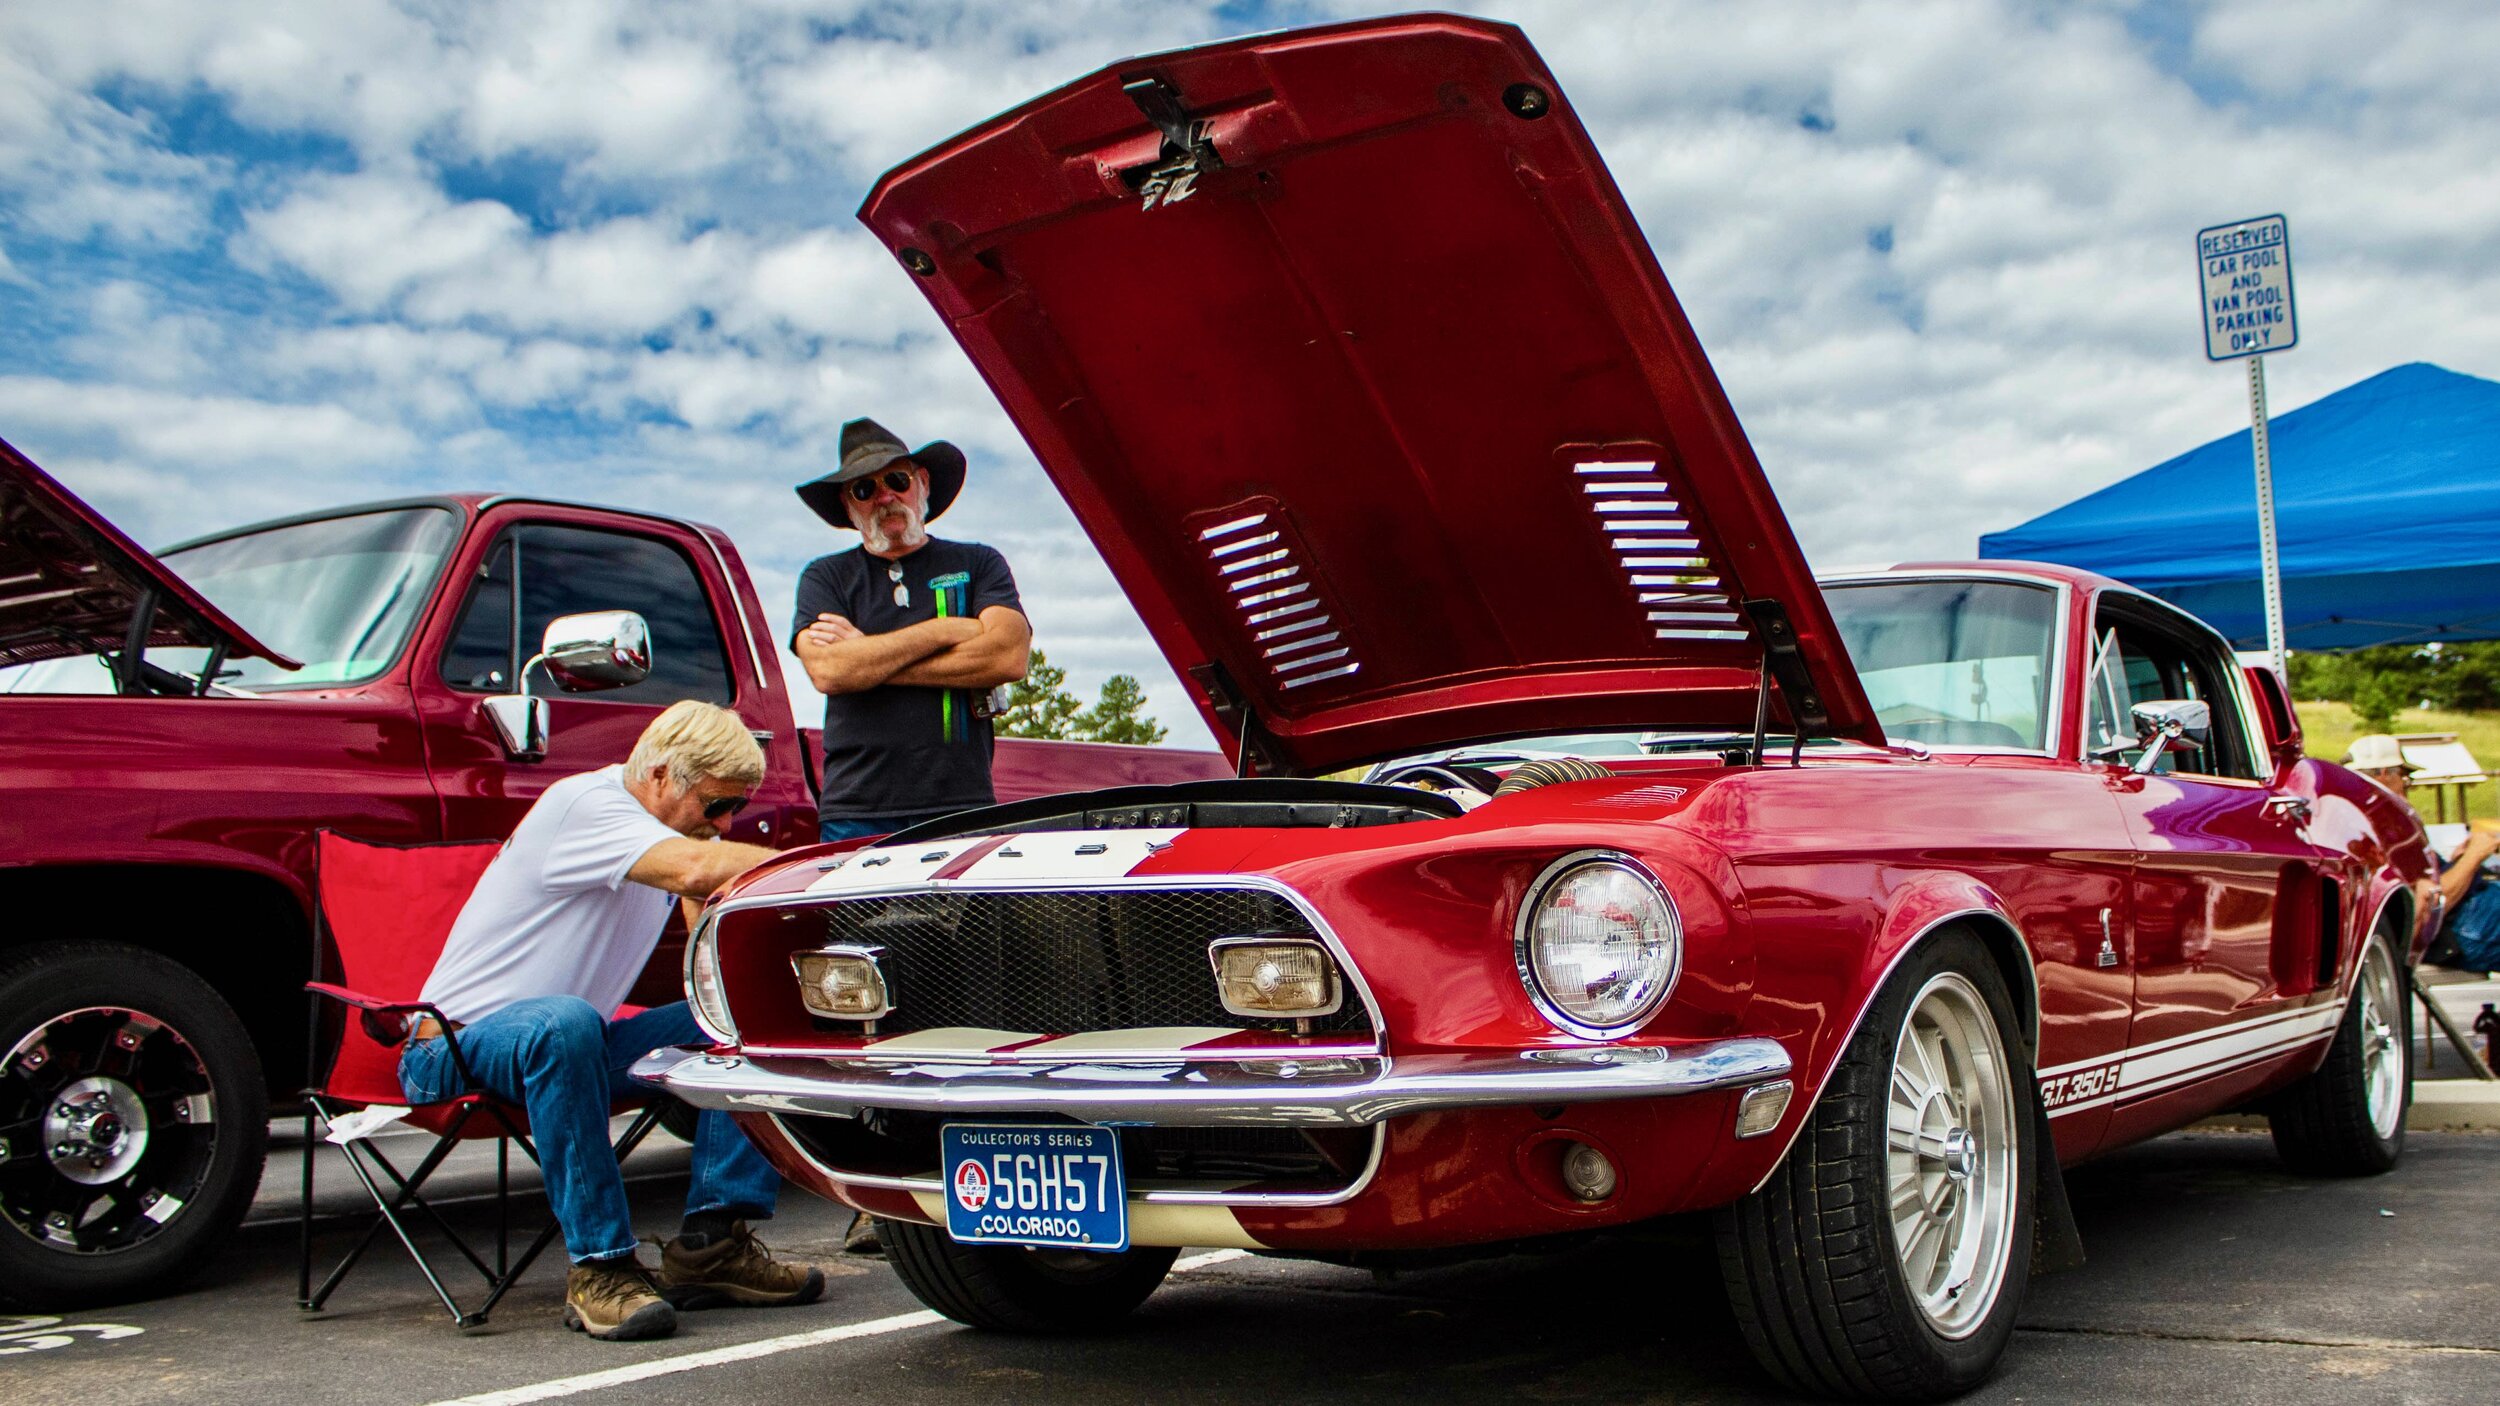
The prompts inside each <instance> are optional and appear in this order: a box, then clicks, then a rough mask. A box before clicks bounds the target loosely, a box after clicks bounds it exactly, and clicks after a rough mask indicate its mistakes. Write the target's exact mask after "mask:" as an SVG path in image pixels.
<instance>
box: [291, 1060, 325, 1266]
mask: <svg viewBox="0 0 2500 1406" xmlns="http://www.w3.org/2000/svg"><path fill="white" fill-rule="evenodd" d="M320 1108H321V1103H320V1100H318V1099H317V1098H315V1097H314V1096H313V1095H312V1093H311V1091H309V1090H307V1091H306V1092H305V1094H304V1199H303V1201H302V1202H301V1203H300V1208H301V1210H302V1214H301V1215H300V1216H298V1217H297V1224H296V1245H295V1248H296V1251H297V1254H296V1260H295V1306H296V1307H297V1308H311V1307H313V1306H314V1305H313V1301H312V1225H313V1158H315V1157H316V1156H319V1155H320V1152H321V1144H320V1143H317V1142H315V1141H313V1115H314V1113H315V1112H316V1111H318V1110H319V1109H320Z"/></svg>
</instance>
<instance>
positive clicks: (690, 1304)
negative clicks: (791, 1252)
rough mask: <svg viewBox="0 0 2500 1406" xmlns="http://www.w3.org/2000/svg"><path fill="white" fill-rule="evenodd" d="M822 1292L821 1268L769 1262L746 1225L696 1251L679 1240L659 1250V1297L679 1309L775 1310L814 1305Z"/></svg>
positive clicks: (734, 1223)
mask: <svg viewBox="0 0 2500 1406" xmlns="http://www.w3.org/2000/svg"><path fill="white" fill-rule="evenodd" d="M824 1292H825V1272H824V1271H823V1270H821V1269H818V1268H817V1267H816V1266H814V1265H812V1264H785V1263H783V1262H782V1261H780V1260H777V1259H774V1258H773V1252H772V1251H770V1250H767V1249H765V1248H764V1245H763V1242H762V1241H759V1240H757V1239H756V1238H755V1232H754V1231H751V1230H749V1229H747V1223H746V1222H745V1221H732V1222H730V1226H729V1233H728V1234H727V1235H722V1236H714V1237H712V1238H711V1240H710V1241H709V1243H707V1244H704V1245H702V1246H700V1247H698V1248H691V1249H690V1248H688V1247H687V1245H686V1242H685V1239H684V1237H682V1236H681V1237H679V1238H677V1239H675V1240H671V1241H669V1242H668V1243H667V1244H666V1245H664V1246H662V1247H661V1248H660V1293H661V1294H662V1295H664V1296H666V1298H667V1299H668V1301H669V1302H670V1303H672V1304H675V1305H676V1306H678V1307H679V1308H713V1307H717V1306H719V1305H721V1304H735V1305H737V1306H739V1307H741V1308H778V1307H780V1306H782V1305H783V1304H798V1303H814V1302H815V1301H816V1300H817V1298H818V1297H820V1296H821V1295H823V1293H824Z"/></svg>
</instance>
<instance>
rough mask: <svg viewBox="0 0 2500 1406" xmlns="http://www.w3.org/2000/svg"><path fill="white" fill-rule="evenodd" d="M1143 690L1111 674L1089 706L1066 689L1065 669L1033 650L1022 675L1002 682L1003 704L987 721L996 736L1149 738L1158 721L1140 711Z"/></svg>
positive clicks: (1158, 733) (1155, 736) (1159, 731)
mask: <svg viewBox="0 0 2500 1406" xmlns="http://www.w3.org/2000/svg"><path fill="white" fill-rule="evenodd" d="M1145 708H1146V690H1145V688H1144V687H1143V686H1142V685H1140V684H1139V683H1138V682H1137V680H1136V678H1135V677H1134V676H1132V675H1129V674H1113V675H1112V676H1111V677H1110V678H1108V679H1105V680H1104V681H1103V685H1102V697H1101V698H1100V699H1099V700H1098V701H1096V703H1095V704H1094V706H1093V707H1091V708H1088V707H1086V706H1085V704H1084V701H1083V700H1082V699H1080V698H1078V697H1077V696H1076V694H1075V693H1074V692H1072V691H1071V690H1070V689H1069V688H1068V671H1067V670H1065V669H1062V668H1060V667H1059V666H1058V665H1056V664H1053V663H1051V662H1050V657H1049V656H1048V655H1046V654H1044V653H1042V652H1041V651H1040V650H1038V649H1037V650H1034V651H1033V659H1032V662H1031V663H1030V664H1029V665H1028V666H1027V667H1026V668H1025V671H1024V678H1023V679H1022V680H1020V681H1018V682H1016V683H1011V684H1009V685H1007V708H1006V711H1004V712H1002V713H1000V714H999V715H998V716H997V717H996V718H995V719H993V720H992V721H991V723H990V726H991V728H992V730H993V731H995V732H996V733H997V734H998V735H999V736H1001V737H1038V738H1044V739H1049V740H1056V741H1063V742H1131V743H1141V744H1143V743H1155V742H1161V741H1162V740H1163V739H1164V736H1165V733H1164V728H1163V724H1161V723H1158V722H1156V721H1154V720H1153V719H1151V718H1148V717H1146V716H1144V713H1145Z"/></svg>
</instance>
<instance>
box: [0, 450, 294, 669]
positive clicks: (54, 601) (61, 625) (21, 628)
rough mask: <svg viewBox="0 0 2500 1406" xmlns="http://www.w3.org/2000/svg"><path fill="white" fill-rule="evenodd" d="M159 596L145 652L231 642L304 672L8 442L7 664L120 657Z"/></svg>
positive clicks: (231, 652)
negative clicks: (135, 622) (135, 624)
mask: <svg viewBox="0 0 2500 1406" xmlns="http://www.w3.org/2000/svg"><path fill="white" fill-rule="evenodd" d="M151 593H152V594H153V596H154V599H155V610H154V615H153V621H152V625H151V628H150V629H149V631H148V637H147V647H149V648H172V647H176V646H181V645H196V646H200V647H203V648H214V647H216V646H217V645H219V644H223V645H224V646H225V649H226V655H227V657H228V658H232V659H243V658H254V659H266V660H268V661H269V662H270V663H272V664H276V665H277V666H279V667H280V668H284V669H292V668H295V667H297V665H296V661H294V660H292V659H289V658H287V657H286V656H285V655H283V654H280V653H278V652H277V651H276V650H274V649H271V648H270V647H269V646H267V645H265V644H262V643H261V642H260V641H259V640H256V639H254V638H252V636H251V634H250V633H249V632H248V631H246V630H245V629H244V628H243V627H242V626H240V625H238V624H236V623H234V621H233V620H232V619H231V618H229V617H228V616H227V615H226V613H225V612H224V611H222V610H219V609H218V608H217V607H216V606H214V605H212V604H210V603H209V600H208V598H207V597H206V596H203V595H201V594H200V593H199V592H198V591H196V590H193V589H192V588H191V585H190V583H188V582H186V581H184V580H183V579H182V578H181V577H179V576H176V575H175V574H174V573H173V570H172V568H170V567H168V566H166V565H165V563H163V562H161V561H158V560H157V559H156V558H155V557H153V556H150V555H149V554H148V553H147V551H146V550H145V549H143V548H141V547H140V546H139V544H138V543H136V542H133V541H131V540H130V539H129V538H127V537H125V536H123V535H122V534H121V531H120V530H119V529H118V528H116V527H114V526H113V524H111V523H109V522H107V521H105V520H104V517H103V515H102V514H100V513H98V512H97V511H96V510H95V509H93V508H90V507H88V506H87V505H86V504H85V503H83V502H81V501H80V500H79V498H78V496H77V495H76V494H74V493H72V492H70V491H69V490H68V489H66V488H63V487H62V486H61V485H60V484H59V483H57V482H55V481H54V480H53V478H52V476H51V475H50V474H47V473H45V472H44V471H43V470H41V469H39V468H36V467H35V463H34V461H33V460H31V459H29V458H27V457H26V456H25V455H23V454H20V453H19V452H17V449H16V448H15V447H14V446H12V445H11V444H9V443H8V441H6V440H0V667H6V666H8V665H12V664H31V663H34V662H36V661H37V660H42V659H60V658H65V657H68V656H72V655H81V654H110V653H115V652H117V651H119V650H120V649H121V648H122V647H123V646H124V645H125V644H126V643H128V641H129V636H130V628H131V621H132V618H133V615H134V613H135V612H136V610H137V609H138V606H139V602H140V600H141V599H142V598H143V597H146V596H148V595H150V594H151Z"/></svg>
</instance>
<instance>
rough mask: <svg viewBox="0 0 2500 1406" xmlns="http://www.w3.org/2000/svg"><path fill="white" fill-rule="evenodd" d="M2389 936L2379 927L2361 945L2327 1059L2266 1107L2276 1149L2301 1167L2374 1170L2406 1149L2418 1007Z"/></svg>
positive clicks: (2335, 1172) (2331, 1172)
mask: <svg viewBox="0 0 2500 1406" xmlns="http://www.w3.org/2000/svg"><path fill="white" fill-rule="evenodd" d="M2388 937H2389V934H2388V932H2387V930H2386V929H2384V928H2382V929H2380V930H2379V931H2378V932H2376V933H2374V934H2372V935H2371V937H2370V945H2369V946H2367V947H2365V948H2363V949H2362V951H2361V972H2360V975H2359V976H2358V977H2357V978H2356V979H2355V980H2354V982H2353V992H2352V999H2351V1001H2350V1002H2348V1003H2347V1004H2346V1005H2345V1007H2344V1019H2343V1021H2342V1023H2341V1024H2339V1025H2337V1026H2336V1028H2335V1043H2334V1044H2333V1045H2332V1046H2329V1047H2328V1049H2327V1052H2326V1062H2325V1063H2324V1064H2322V1065H2320V1066H2318V1069H2317V1071H2316V1072H2315V1073H2313V1074H2310V1075H2309V1076H2308V1077H2306V1078H2304V1079H2302V1080H2301V1081H2300V1082H2299V1083H2297V1084H2294V1085H2292V1086H2291V1087H2290V1088H2288V1089H2285V1090H2284V1091H2283V1092H2281V1093H2279V1094H2277V1095H2275V1096H2274V1099H2273V1101H2272V1103H2270V1104H2269V1105H2268V1106H2267V1110H2266V1111H2267V1115H2268V1117H2267V1121H2268V1122H2269V1123H2271V1124H2272V1125H2273V1128H2274V1150H2275V1153H2276V1155H2278V1156H2280V1157H2281V1158H2282V1159H2283V1163H2284V1165H2285V1166H2288V1167H2290V1168H2291V1169H2292V1170H2294V1171H2296V1172H2306V1173H2309V1174H2310V1175H2312V1176H2337V1177H2357V1176H2372V1175H2375V1174H2377V1173H2379V1172H2384V1171H2386V1170H2388V1169H2389V1168H2391V1167H2393V1166H2395V1165H2396V1159H2397V1158H2398V1157H2401V1156H2402V1155H2404V1148H2405V1109H2406V1108H2407V1107H2408V1106H2409V1105H2410V1104H2411V1103H2412V1102H2413V1021H2412V1016H2413V1008H2412V1006H2411V1005H2410V1004H2408V1003H2407V1001H2406V997H2405V973H2404V969H2403V968H2402V967H2400V966H2398V965H2397V963H2396V956H2395V950H2394V947H2393V945H2392V944H2391V943H2390V942H2389V940H2388Z"/></svg>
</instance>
